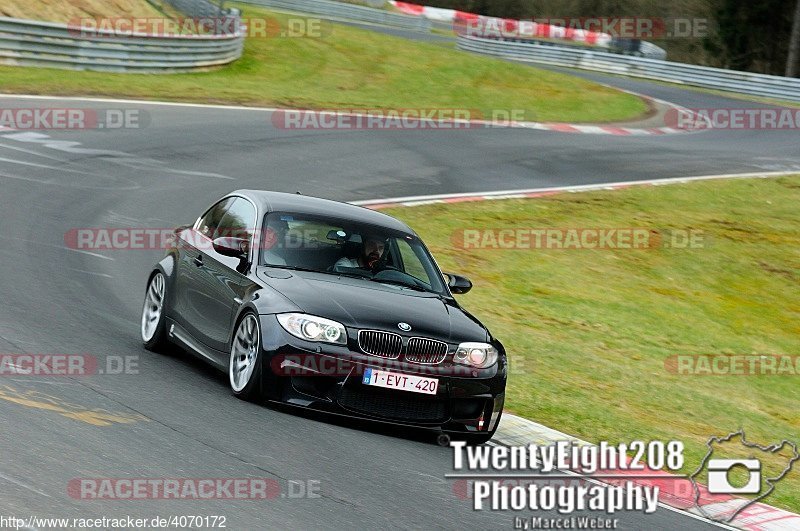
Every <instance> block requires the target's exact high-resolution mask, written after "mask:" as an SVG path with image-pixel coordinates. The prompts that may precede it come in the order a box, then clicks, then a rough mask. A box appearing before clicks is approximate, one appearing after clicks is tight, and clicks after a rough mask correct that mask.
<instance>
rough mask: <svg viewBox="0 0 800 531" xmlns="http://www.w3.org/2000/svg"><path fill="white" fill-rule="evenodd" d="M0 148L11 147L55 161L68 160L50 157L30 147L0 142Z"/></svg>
mask: <svg viewBox="0 0 800 531" xmlns="http://www.w3.org/2000/svg"><path fill="white" fill-rule="evenodd" d="M0 148H4V149H12V150H14V151H21V152H22V153H28V154H30V155H35V156H37V157H43V158H45V159H50V160H54V161H56V162H68V161H67V160H66V159H59V158H57V157H51V156H50V155H45V154H44V153H39V152H38V151H33V150H32V149H25V148H21V147H16V146H9V145H8V144H2V143H0Z"/></svg>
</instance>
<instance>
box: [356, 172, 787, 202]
mask: <svg viewBox="0 0 800 531" xmlns="http://www.w3.org/2000/svg"><path fill="white" fill-rule="evenodd" d="M798 174H800V168H798V169H797V170H795V171H774V172H758V173H733V174H723V175H700V176H695V177H673V178H668V179H648V180H644V181H625V182H615V183H600V184H581V185H576V186H553V187H547V188H528V189H524V190H503V191H499V192H478V193H464V194H439V195H417V196H407V197H394V198H389V199H368V200H364V201H350V203H351V204H353V205H358V206H363V207H367V208H370V209H373V210H380V209H382V208H391V207H413V206H420V205H434V204H440V203H441V204H446V203H466V202H472V201H492V200H498V199H528V198H535V197H545V196H549V195H556V194H563V193H576V192H590V191H596V190H619V189H622V188H628V187H631V186H663V185H668V184H681V183H688V182H693V181H710V180H716V179H769V178H772V177H786V176H788V175H798Z"/></svg>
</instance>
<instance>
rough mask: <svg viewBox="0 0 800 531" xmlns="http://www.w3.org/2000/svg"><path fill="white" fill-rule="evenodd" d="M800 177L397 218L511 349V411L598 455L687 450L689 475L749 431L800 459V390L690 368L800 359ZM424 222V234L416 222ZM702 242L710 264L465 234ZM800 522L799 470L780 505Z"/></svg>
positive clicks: (413, 212) (462, 207)
mask: <svg viewBox="0 0 800 531" xmlns="http://www.w3.org/2000/svg"><path fill="white" fill-rule="evenodd" d="M798 205H800V176H796V177H786V178H776V179H750V180H744V179H743V180H729V181H707V182H697V183H691V184H685V185H671V186H660V187H636V188H629V189H626V190H619V191H601V192H591V193H579V194H563V195H557V196H552V197H547V198H538V199H527V200H506V201H490V202H482V203H474V202H473V203H462V204H454V205H428V206H420V207H415V208H406V209H391V210H387V212H388V213H390V214H392V215H395V216H397V217H399V218H401V219H405V220H406V221H407V222H408V223H410V224H411V226H412V227H415V228H416V229H417V230H418V231H419V233H420V235H421V236H422V237H423V239H424V240H425V241H426V242H427V243H428V244H429V246H430V247H431V249H432V251H433V253H434V254H435V255H436V257H437V259H438V260H439V262H440V264H441V265H442V267H443V268H444V270H446V271H453V272H458V273H463V274H466V275H467V276H468V277H470V278H471V279H472V280H473V282H474V283H475V288H474V289H473V291H472V292H470V293H469V294H467V295H463V296H460V300H461V301H462V302H463V304H464V306H465V307H466V308H468V309H469V310H471V311H472V312H473V313H475V314H476V315H477V316H478V317H479V318H480V319H482V320H483V321H484V322H485V323H486V324H487V325H488V326H489V328H490V329H491V330H492V332H493V333H494V334H495V335H496V336H497V337H499V338H500V339H501V341H503V343H504V344H505V345H506V348H507V350H508V353H509V356H510V363H511V368H512V372H511V375H510V377H509V387H508V395H507V403H506V405H507V407H508V409H509V410H510V411H512V412H514V413H516V414H519V415H522V416H524V417H527V418H530V419H533V420H536V421H538V422H541V423H543V424H546V425H549V426H552V427H554V428H557V429H559V430H562V431H564V432H566V433H569V434H572V435H576V436H579V437H581V438H583V439H586V440H589V441H595V442H597V441H600V440H607V441H615V442H629V441H631V440H633V439H645V440H653V439H661V440H670V439H680V440H683V441H685V442H686V444H687V465H688V466H687V468H686V471H687V472H689V473H690V472H692V471H693V470H694V467H695V466H696V464H697V463H698V462H699V461H700V459H701V458H702V456H703V455H704V452H705V446H704V443H705V441H706V440H707V438H708V437H709V436H711V435H726V434H728V433H729V432H731V431H734V430H736V429H738V428H739V427H742V428H744V429H745V430H746V433H747V435H748V438H749V439H750V440H752V441H757V442H760V443H762V444H766V443H773V442H779V441H781V440H782V439H788V440H790V441H794V442H796V443H800V408H799V407H798V405H800V375H794V376H791V375H782V376H698V375H693V376H688V375H677V374H674V373H671V372H669V371H667V370H666V369H665V360H666V359H667V358H668V357H669V356H672V355H676V354H684V355H685V354H689V355H691V354H782V355H800V209H798ZM420 219H424V220H425V223H424V224H419V223H418V222H417V221H418V220H420ZM506 227H511V228H647V229H656V230H667V229H672V230H675V229H691V230H694V231H701V233H702V234H703V238H704V242H703V245H702V247H701V248H695V249H675V248H673V249H664V248H659V249H649V250H621V249H618V250H575V249H572V250H556V249H550V250H547V249H538V250H495V249H481V250H461V249H458V248H456V247H457V246H456V245H455V244H454V243H453V240H452V235H453V234H454V233H455V232H456V231H458V230H462V229H465V228H477V229H481V228H492V229H500V228H506ZM767 502H768V503H772V504H775V505H778V506H781V507H784V508H788V509H793V510H795V511H798V510H800V467H797V466H796V467H795V470H794V471H793V472H792V473H791V474H790V475H789V476H788V477H787V478H786V479H785V480H784V481H783V484H782V485H781V484H779V485H778V488H777V489H776V491H775V493H774V494H773V495H772V496H771V497H770V499H768V500H767Z"/></svg>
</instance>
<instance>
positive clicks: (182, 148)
mask: <svg viewBox="0 0 800 531" xmlns="http://www.w3.org/2000/svg"><path fill="white" fill-rule="evenodd" d="M582 75H587V77H592V78H595V79H602V80H603V81H604V82H608V83H614V84H618V85H620V86H623V87H625V88H629V89H632V90H636V91H638V92H641V93H645V94H649V95H652V96H656V97H659V98H663V99H666V100H669V101H673V102H675V103H678V104H681V105H685V106H690V107H698V106H705V107H719V106H724V107H736V106H739V107H743V106H746V107H751V106H753V105H751V104H745V103H742V102H741V101H735V100H729V99H726V98H721V97H718V96H711V95H707V94H702V93H698V92H689V91H682V90H679V89H676V88H672V87H667V86H664V85H656V84H649V83H644V82H636V81H630V80H625V79H621V78H612V77H606V76H599V75H589V74H582ZM0 105H2V106H3V107H5V108H8V107H34V106H37V107H38V106H49V107H54V108H58V107H60V108H64V107H81V108H85V107H92V108H104V109H105V108H128V109H131V108H136V109H141V110H143V111H145V112H146V113H147V114H148V115H149V117H150V119H151V122H150V124H149V125H148V127H146V128H144V129H140V130H117V131H111V130H94V131H74V132H50V131H47V132H43V133H40V134H31V133H27V134H20V133H15V132H8V131H5V132H3V131H0V190H1V191H2V193H0V227H2V230H0V264H2V268H1V269H0V271H2V275H3V279H2V282H0V300H2V301H3V303H2V305H0V353H24V352H26V353H61V354H64V353H70V354H74V353H86V354H90V355H93V356H96V357H97V358H99V359H100V361H101V363H100V364H101V366H104V360H105V359H106V358H107V357H109V356H112V357H115V356H116V357H119V356H123V357H124V356H138V360H137V362H138V374H111V375H110V374H102V375H95V376H90V377H77V378H70V377H49V378H43V377H24V376H18V377H3V380H2V381H0V419H2V424H3V429H2V432H0V452H2V455H3V456H4V459H3V464H2V469H0V486H1V488H2V492H3V496H2V501H1V502H0V514H5V515H11V514H13V515H17V516H24V515H28V514H34V515H38V516H54V517H85V516H122V515H128V514H130V515H138V516H149V517H151V516H155V515H159V516H169V515H184V514H199V515H225V516H226V517H227V522H228V527H229V528H233V529H257V528H261V529H268V528H276V527H277V528H298V527H299V528H324V529H343V528H359V529H360V528H376V527H381V528H409V527H411V528H432V527H436V528H465V529H510V528H511V527H512V521H513V517H514V516H523V517H525V516H530V514H528V513H525V512H524V511H523V513H521V514H518V513H513V512H504V513H495V514H493V513H490V512H488V511H484V512H475V511H473V510H472V509H471V506H470V500H466V499H462V498H460V497H459V496H457V495H456V494H455V493H454V491H453V485H452V483H451V482H450V481H448V480H445V478H444V475H445V474H446V473H448V472H450V471H451V460H452V453H451V450H450V449H447V448H441V447H438V446H436V445H434V444H431V441H430V440H428V439H425V438H423V437H405V436H403V434H398V433H393V432H385V431H380V430H364V429H354V428H350V427H345V426H342V425H339V424H337V423H335V422H330V421H328V420H327V419H326V418H324V417H318V416H311V417H306V416H298V415H294V414H292V413H291V412H289V411H284V410H278V409H273V408H268V407H261V406H257V405H253V404H249V403H245V402H242V401H239V400H237V399H236V398H234V397H233V396H231V394H230V392H229V390H228V386H227V381H226V377H225V376H224V375H221V374H217V373H215V372H213V371H212V370H211V369H207V368H206V367H205V366H204V365H203V364H202V363H200V362H198V361H195V360H194V359H193V358H190V357H188V356H186V355H185V354H182V353H180V352H175V353H174V355H172V356H158V355H155V354H151V353H149V352H146V351H144V350H143V349H142V348H141V346H140V339H139V322H138V320H139V313H140V309H141V303H142V297H143V294H144V282H145V279H146V276H147V274H148V272H149V270H150V268H151V266H152V265H153V263H154V262H155V261H157V260H158V259H159V257H160V255H161V253H160V252H158V251H144V250H142V251H130V250H129V251H98V252H96V253H91V254H90V253H85V252H78V251H75V250H70V249H67V248H66V247H65V243H64V234H65V233H66V232H67V231H68V230H69V229H72V228H88V227H150V228H167V227H173V226H176V225H178V224H182V223H187V222H192V221H194V219H195V218H196V217H197V215H198V214H199V213H201V211H202V210H203V209H205V208H206V207H207V206H208V205H209V204H210V203H211V202H212V201H214V200H215V199H216V198H217V197H218V196H220V195H222V194H224V193H227V192H229V191H231V190H233V189H237V188H264V189H272V190H279V191H289V192H294V191H296V190H302V191H303V193H306V194H309V195H318V196H322V197H328V198H333V199H339V200H357V199H372V198H382V197H396V196H409V195H420V194H438V193H454V192H479V191H490V190H502V189H519V188H538V187H546V186H562V185H572V184H586V183H600V182H610V181H625V180H640V179H648V178H658V177H677V176H694V175H703V174H720V173H738V172H756V171H784V170H794V169H797V170H798V171H800V150H798V138H797V134H796V132H790V131H783V132H759V131H749V132H748V131H741V132H728V131H709V132H702V133H696V134H677V135H669V136H662V137H615V136H595V135H581V134H562V133H553V132H538V131H531V130H520V129H474V130H463V131H431V130H428V131H386V132H376V131H361V132H358V131H351V132H347V131H327V132H326V131H287V130H280V129H276V128H274V127H273V125H272V124H271V122H270V114H269V113H267V112H260V111H252V110H226V109H215V108H198V107H174V106H157V105H145V104H119V103H98V102H76V101H59V100H56V99H53V100H30V99H22V98H3V99H1V100H0ZM43 135H46V136H43ZM488 288H489V287H488V286H477V287H476V289H488ZM99 410H102V411H103V412H104V413H103V414H102V415H100V414H98V413H97V411H99ZM88 411H94V414H88V413H87V412H88ZM98 418H101V420H97V419H98ZM103 419H104V420H103ZM93 423H101V424H102V423H105V424H108V425H105V426H97V425H94V424H93ZM131 477H138V478H161V477H172V478H179V477H184V478H199V477H207V478H241V477H266V478H272V479H275V480H277V481H278V482H279V483H280V485H281V489H282V491H281V492H282V494H285V495H286V496H279V497H277V498H275V499H272V500H266V501H264V500H261V501H259V500H233V501H230V500H228V501H222V500H210V501H188V500H137V501H126V500H120V501H93V500H81V499H74V498H72V497H70V495H69V493H68V490H67V486H68V484H69V481H70V480H71V479H73V478H131ZM289 480H296V481H302V482H306V481H308V480H311V481H318V482H319V485H320V487H321V493H322V496H321V497H318V498H300V499H294V498H291V497H289V496H288V493H289V490H288V489H289V486H288V485H287V482H288V481H289ZM540 516H546V515H544V514H540ZM549 516H556V514H555V513H553V514H551V515H549ZM615 516H618V517H619V518H620V525H621V527H624V528H630V529H643V528H647V529H678V528H680V529H697V528H703V527H711V526H710V525H709V524H706V523H704V522H700V521H698V520H696V519H691V518H689V517H687V516H684V515H681V514H678V513H675V512H671V511H668V510H666V509H659V510H658V511H657V512H656V513H655V514H653V515H650V516H645V515H642V514H641V513H629V514H618V515H615Z"/></svg>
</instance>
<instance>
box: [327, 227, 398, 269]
mask: <svg viewBox="0 0 800 531" xmlns="http://www.w3.org/2000/svg"><path fill="white" fill-rule="evenodd" d="M385 248H386V242H385V241H384V240H383V238H381V237H380V236H376V235H368V236H365V237H364V243H363V244H362V245H361V252H360V253H359V254H358V257H357V258H348V257H346V256H343V257H342V258H340V259H339V260H337V261H336V263H335V264H334V267H350V268H360V269H370V270H371V269H373V268H374V267H375V265H376V264H377V263H378V260H380V259H381V256H383V251H384V249H385Z"/></svg>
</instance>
